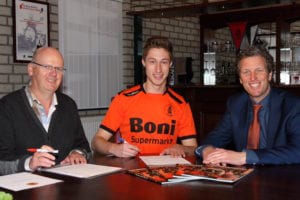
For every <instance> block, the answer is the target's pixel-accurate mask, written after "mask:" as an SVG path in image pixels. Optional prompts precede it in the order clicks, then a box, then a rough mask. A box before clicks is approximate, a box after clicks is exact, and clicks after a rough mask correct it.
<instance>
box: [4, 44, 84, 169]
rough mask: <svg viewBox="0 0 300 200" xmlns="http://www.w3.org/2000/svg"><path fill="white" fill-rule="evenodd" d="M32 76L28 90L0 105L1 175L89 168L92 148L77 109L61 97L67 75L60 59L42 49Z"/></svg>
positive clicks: (30, 70)
mask: <svg viewBox="0 0 300 200" xmlns="http://www.w3.org/2000/svg"><path fill="white" fill-rule="evenodd" d="M27 71H28V75H29V77H30V83H29V85H28V86H26V87H24V88H22V89H20V90H17V91H14V92H12V93H10V94H8V95H6V96H4V97H3V98H2V99H1V100H0V127H1V131H0V158H1V160H2V161H0V174H10V173H15V172H20V171H25V170H27V171H35V170H37V169H38V168H40V167H46V168H47V167H52V166H54V165H55V164H58V163H61V164H80V163H86V162H87V157H88V153H89V152H90V147H89V143H88V141H87V139H86V137H85V134H84V131H83V127H82V124H81V121H80V118H79V115H78V112H77V106H76V104H75V102H74V101H73V100H72V99H71V98H70V97H68V96H67V95H65V94H62V93H60V92H58V91H57V89H58V88H59V86H60V84H61V82H62V79H63V75H64V71H65V68H64V61H63V57H62V55H61V53H60V52H59V51H58V50H56V49H55V48H52V47H42V48H39V49H37V50H36V52H35V53H34V55H33V59H32V61H31V62H30V63H29V64H28V66H27ZM54 150H55V151H54ZM56 150H58V152H57V151H56ZM51 152H55V154H51Z"/></svg>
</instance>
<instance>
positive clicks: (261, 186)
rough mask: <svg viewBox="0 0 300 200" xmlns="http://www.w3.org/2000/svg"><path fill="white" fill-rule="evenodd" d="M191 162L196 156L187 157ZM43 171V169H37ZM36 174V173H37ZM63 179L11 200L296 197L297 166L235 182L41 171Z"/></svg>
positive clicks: (263, 170)
mask: <svg viewBox="0 0 300 200" xmlns="http://www.w3.org/2000/svg"><path fill="white" fill-rule="evenodd" d="M188 159H189V160H190V161H192V162H193V163H196V162H195V158H188ZM92 163H94V164H99V165H109V166H116V167H122V168H124V169H135V168H140V167H144V166H145V165H144V164H143V162H142V161H141V160H140V159H139V158H116V157H107V156H99V155H98V156H94V158H93V160H92ZM39 173H43V172H39ZM39 173H38V174H39ZM43 175H47V176H48V177H52V178H58V179H61V180H63V181H64V182H61V183H56V184H53V185H48V186H44V187H40V188H35V189H29V190H23V191H19V192H11V191H7V190H4V191H6V192H10V193H11V194H12V195H13V196H14V200H19V199H28V200H40V199H43V200H44V199H46V200H52V199H53V200H54V199H55V200H59V199H63V200H68V199H70V200H77V199H78V200H93V199H101V200H105V199H118V200H122V199H130V200H135V199H139V200H140V199H142V200H148V199H149V200H150V199H151V200H162V199H164V200H165V199H174V200H175V199H209V200H211V199H218V200H219V199H231V200H232V199H239V200H240V199H243V200H248V199H251V200H252V199H255V200H256V199H272V200H276V199H280V200H282V199H283V198H285V199H289V200H290V199H299V198H300V187H299V186H300V180H298V178H299V179H300V165H284V166H283V165H282V166H256V167H255V170H254V172H253V173H251V174H250V175H248V176H246V177H244V178H243V179H241V180H240V181H238V182H236V183H234V184H227V183H218V182H213V181H204V180H203V181H202V180H201V181H190V182H184V183H176V184H169V185H160V184H157V183H153V182H150V181H147V180H144V179H141V178H139V177H135V176H132V175H129V174H127V173H125V172H117V173H113V174H108V175H103V176H97V177H93V178H89V179H78V178H73V177H67V176H61V175H56V174H43Z"/></svg>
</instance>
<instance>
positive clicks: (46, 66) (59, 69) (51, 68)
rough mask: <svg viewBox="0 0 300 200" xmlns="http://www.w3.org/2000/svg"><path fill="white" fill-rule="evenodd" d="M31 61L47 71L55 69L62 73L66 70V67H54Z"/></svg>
mask: <svg viewBox="0 0 300 200" xmlns="http://www.w3.org/2000/svg"><path fill="white" fill-rule="evenodd" d="M31 63H33V64H35V65H38V66H40V67H43V68H44V69H47V70H48V71H49V72H51V71H53V70H55V71H56V72H59V73H64V72H65V71H66V68H64V67H54V66H52V65H42V64H40V63H37V62H34V61H31Z"/></svg>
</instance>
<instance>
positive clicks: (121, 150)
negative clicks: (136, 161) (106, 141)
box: [109, 143, 140, 158]
mask: <svg viewBox="0 0 300 200" xmlns="http://www.w3.org/2000/svg"><path fill="white" fill-rule="evenodd" d="M109 152H110V153H112V154H113V155H115V156H117V157H122V158H127V157H134V156H136V155H137V154H138V153H139V152H140V149H139V148H138V147H137V146H134V145H131V144H128V143H123V144H111V146H110V149H109Z"/></svg>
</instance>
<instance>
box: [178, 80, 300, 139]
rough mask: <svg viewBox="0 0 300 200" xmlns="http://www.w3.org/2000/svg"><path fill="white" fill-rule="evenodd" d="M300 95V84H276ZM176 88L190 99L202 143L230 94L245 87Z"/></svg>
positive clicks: (215, 122)
mask: <svg viewBox="0 0 300 200" xmlns="http://www.w3.org/2000/svg"><path fill="white" fill-rule="evenodd" d="M274 87H276V88H280V89H283V90H287V91H289V92H291V93H293V94H295V95H299V96H300V86H297V85H293V86H291V85H290V86H274ZM174 89H175V90H176V91H177V92H178V93H180V94H181V95H182V96H184V97H185V98H186V100H188V101H189V103H190V105H191V109H192V112H193V116H194V120H195V125H196V130H197V135H198V137H197V140H198V142H199V143H200V142H201V141H202V140H203V139H204V138H205V137H206V135H207V134H208V133H209V132H210V131H211V130H212V129H213V128H214V127H215V126H216V124H217V123H218V121H219V120H220V119H221V117H222V116H223V114H224V112H225V109H226V101H227V99H228V97H229V96H231V95H232V94H234V93H236V92H240V91H242V90H243V88H242V87H241V86H239V85H236V86H176V87H174Z"/></svg>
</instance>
